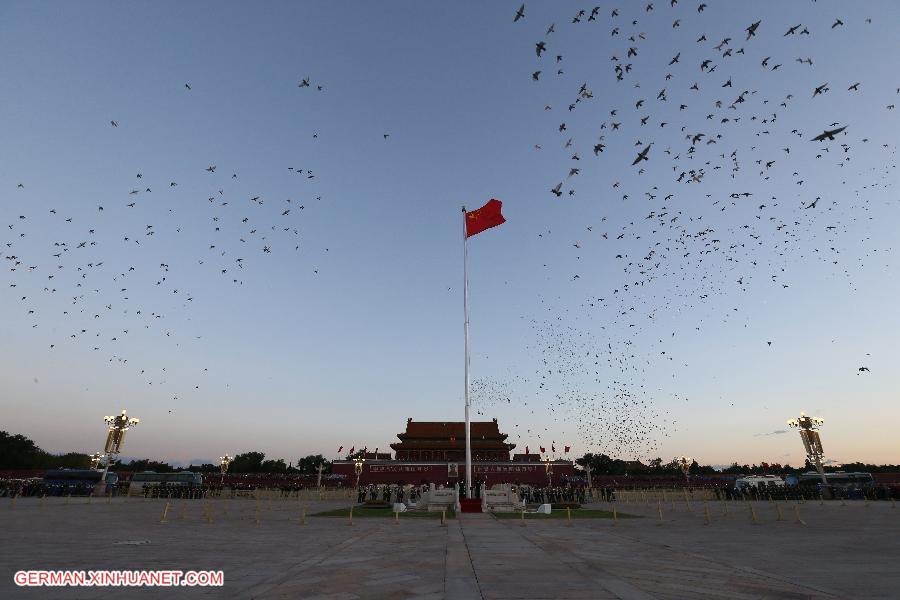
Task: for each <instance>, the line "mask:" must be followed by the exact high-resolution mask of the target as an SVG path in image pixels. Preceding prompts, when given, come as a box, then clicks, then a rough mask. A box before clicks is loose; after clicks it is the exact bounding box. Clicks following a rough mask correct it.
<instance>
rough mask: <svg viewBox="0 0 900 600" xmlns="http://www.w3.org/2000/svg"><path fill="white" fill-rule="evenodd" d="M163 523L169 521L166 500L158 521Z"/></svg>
mask: <svg viewBox="0 0 900 600" xmlns="http://www.w3.org/2000/svg"><path fill="white" fill-rule="evenodd" d="M159 522H160V523H162V524H163V525H165V524H166V523H168V522H169V503H168V502H166V507H165V508H164V509H163V514H162V519H160V521H159Z"/></svg>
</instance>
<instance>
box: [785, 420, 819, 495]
mask: <svg viewBox="0 0 900 600" xmlns="http://www.w3.org/2000/svg"><path fill="white" fill-rule="evenodd" d="M787 424H788V426H789V427H791V428H794V429H798V430H800V438H801V439H802V440H803V448H804V449H805V450H806V457H807V458H808V459H809V461H810V462H811V463H813V464H814V465H815V466H816V471H818V472H819V477H821V478H822V485H823V486H826V487H827V486H828V479H827V478H826V477H825V469H823V468H822V455H823V454H824V452H823V450H822V439H821V438H820V437H819V428H820V427H821V426H822V425H824V424H825V419H823V418H822V417H808V416H806V413H805V412H802V411H801V412H800V418H799V419H788V421H787Z"/></svg>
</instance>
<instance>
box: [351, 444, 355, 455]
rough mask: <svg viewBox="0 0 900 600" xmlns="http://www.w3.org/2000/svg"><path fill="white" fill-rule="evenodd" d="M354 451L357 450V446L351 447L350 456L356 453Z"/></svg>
mask: <svg viewBox="0 0 900 600" xmlns="http://www.w3.org/2000/svg"><path fill="white" fill-rule="evenodd" d="M354 450H356V446H351V447H350V455H351V456H352V455H353V451H354Z"/></svg>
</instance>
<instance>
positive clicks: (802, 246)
mask: <svg viewBox="0 0 900 600" xmlns="http://www.w3.org/2000/svg"><path fill="white" fill-rule="evenodd" d="M684 4H685V3H684V2H683V1H682V2H679V1H678V0H670V1H669V2H666V3H665V4H663V5H660V6H655V5H654V3H649V4H642V5H639V4H638V3H633V4H632V3H629V4H627V5H623V6H622V7H621V8H608V9H607V8H602V7H600V6H596V7H592V8H590V7H586V8H584V9H580V10H578V11H577V12H576V13H575V14H574V15H570V16H568V18H566V19H560V20H558V21H556V22H549V23H548V22H546V21H545V22H543V23H530V21H531V18H530V17H531V15H530V14H529V11H528V10H527V9H526V6H525V4H522V5H521V6H520V7H519V8H518V9H517V10H516V11H515V13H514V14H513V18H512V21H513V23H514V27H519V28H521V31H522V32H524V33H523V34H524V35H533V36H535V37H533V38H532V39H533V40H535V38H536V40H535V41H534V42H533V46H532V48H533V51H532V52H531V56H530V61H531V64H532V65H533V66H532V67H531V69H530V71H529V72H530V77H529V79H530V80H531V82H532V85H533V86H535V89H536V90H537V92H536V96H537V97H538V99H539V100H538V101H539V107H536V108H538V109H539V110H541V111H542V112H543V114H544V115H545V117H544V120H543V122H544V123H545V125H544V126H545V129H543V130H542V131H539V132H538V134H539V135H540V137H541V138H542V139H541V141H539V143H536V144H534V151H535V152H538V153H540V154H541V156H543V157H545V158H544V162H545V163H546V164H549V165H559V168H560V172H559V175H558V177H559V178H558V179H557V178H554V179H553V180H552V184H550V185H548V186H547V188H546V189H547V192H545V193H547V194H548V196H549V200H550V201H554V200H556V201H568V202H576V201H577V200H578V199H580V198H581V196H580V195H579V194H578V192H579V189H578V182H579V181H580V180H581V179H583V178H585V177H587V178H590V182H589V183H586V184H585V185H586V187H587V189H588V190H589V192H588V193H590V194H591V197H590V198H587V196H585V201H586V202H588V203H589V204H590V205H591V210H590V211H589V212H590V214H592V215H595V216H592V217H591V221H590V222H588V223H585V224H584V229H583V233H582V234H581V236H580V239H568V240H565V239H561V238H559V236H558V235H557V236H554V235H553V232H552V231H551V230H545V231H541V232H539V233H537V236H538V238H539V240H540V241H541V242H543V243H548V244H553V246H552V247H553V248H559V247H560V246H563V247H565V246H568V247H569V248H570V250H571V254H572V256H571V259H572V260H569V261H568V262H567V264H566V266H568V267H572V268H573V270H572V271H570V273H569V279H570V282H571V284H572V285H576V286H585V285H587V284H586V282H585V278H588V275H589V274H588V273H586V272H582V271H581V270H580V269H579V264H581V263H580V261H581V258H582V256H584V255H585V253H588V252H590V253H591V254H593V255H600V256H605V257H606V258H607V259H608V260H609V261H612V263H613V264H614V265H616V267H617V270H618V272H619V275H618V276H616V277H614V278H613V279H612V280H611V281H610V280H609V279H608V278H607V280H606V281H604V282H602V283H601V284H600V285H599V287H596V286H592V287H591V288H584V287H583V288H582V289H585V292H584V294H586V295H587V296H586V299H585V301H584V302H583V304H582V305H581V306H580V307H563V306H561V305H560V304H559V302H556V301H554V299H552V298H550V297H548V298H546V299H545V305H546V310H547V312H548V316H547V318H546V319H543V318H537V319H533V321H532V327H533V330H534V333H535V338H536V339H535V344H534V346H533V347H532V350H534V352H535V358H536V368H535V371H534V373H533V375H531V376H528V377H525V376H521V375H511V376H509V377H507V378H499V379H498V378H490V377H488V378H483V379H479V380H476V381H475V382H474V385H473V387H474V398H475V400H476V406H477V407H478V409H479V410H480V411H481V412H486V411H488V410H491V409H492V408H494V407H496V406H502V405H503V404H506V403H510V402H515V400H512V399H513V398H522V397H528V396H529V395H528V394H527V393H525V394H523V393H522V390H532V391H536V393H534V394H532V395H531V396H530V397H531V400H530V401H529V402H528V403H527V407H526V408H528V409H529V415H530V414H536V415H538V416H541V415H547V414H548V412H549V414H550V415H552V416H553V418H554V420H555V421H557V423H558V426H559V427H562V428H565V427H568V426H572V427H574V429H575V430H576V431H577V434H578V440H579V442H581V445H582V447H584V448H586V449H588V450H591V451H597V449H600V450H601V451H604V452H606V453H607V454H610V455H612V456H620V457H633V458H649V457H651V456H653V454H652V453H653V452H655V451H657V450H658V449H659V447H660V442H661V440H662V439H664V438H665V437H667V436H669V435H670V433H672V432H673V430H674V428H675V427H676V423H677V421H676V420H675V417H676V412H677V410H678V409H677V406H676V405H675V404H673V403H668V406H669V407H672V408H671V409H667V410H663V409H661V408H658V406H657V404H658V400H659V399H660V398H661V397H665V396H669V397H670V398H671V399H674V400H679V401H681V402H688V401H689V400H690V398H688V397H687V396H686V395H684V394H682V393H679V392H667V391H666V390H665V389H663V388H662V387H659V386H658V379H659V374H660V373H661V372H666V373H667V374H668V373H669V372H671V374H672V375H671V376H672V378H673V379H677V377H678V375H679V373H680V372H682V371H683V370H686V369H687V368H689V367H690V365H689V364H688V363H687V362H686V361H685V360H683V359H682V360H679V358H678V338H679V337H682V336H683V335H684V332H683V331H682V330H684V329H688V330H690V329H693V330H695V331H696V332H702V331H703V326H704V324H705V323H706V322H710V321H713V320H718V321H721V322H724V323H728V322H730V321H734V322H736V323H738V324H739V325H743V327H748V326H749V325H750V322H749V317H743V316H742V315H741V313H742V312H745V311H746V310H747V309H749V308H751V307H750V306H747V305H746V302H748V300H745V298H748V297H749V295H750V293H751V292H758V291H760V290H763V291H765V292H766V293H777V291H778V290H787V289H788V288H790V286H791V283H792V281H791V279H792V273H793V272H795V269H797V268H798V267H802V265H803V263H804V261H807V262H808V261H815V262H817V263H819V264H820V265H823V266H824V267H826V268H827V269H828V270H829V271H830V273H831V275H832V276H833V277H834V278H836V279H843V280H844V281H846V284H847V285H848V286H849V287H850V289H851V290H853V289H854V283H853V276H854V273H855V271H856V270H857V269H859V268H862V267H863V266H864V265H865V262H866V261H873V260H874V261H877V260H879V259H880V258H881V259H883V258H884V256H885V254H886V253H887V252H889V250H890V249H889V248H878V247H873V246H874V244H873V243H872V240H871V239H870V237H869V236H866V237H864V238H862V239H860V238H859V237H854V236H858V235H859V234H858V230H859V229H860V228H861V227H866V226H867V225H868V222H870V221H871V220H872V219H873V211H872V206H873V204H872V203H873V201H878V200H879V199H883V198H884V197H885V195H886V191H885V190H886V189H887V188H890V187H891V186H892V185H893V184H894V183H895V181H896V141H895V139H892V137H891V136H890V135H884V133H885V132H884V131H877V130H876V131H869V132H868V133H855V132H854V125H853V123H852V122H851V120H852V118H853V113H851V114H844V115H843V116H842V117H841V118H839V119H833V120H825V121H822V122H820V123H818V124H817V126H816V127H817V128H816V129H815V130H813V131H804V130H802V129H801V128H798V126H797V122H798V121H802V120H803V118H804V117H805V116H806V115H805V113H809V114H819V113H827V114H832V113H835V114H836V113H846V109H845V108H842V107H845V106H846V104H847V103H848V102H850V101H856V99H857V98H859V97H860V95H861V94H862V93H863V91H867V92H868V98H869V99H870V104H871V106H870V108H869V109H868V110H870V111H873V112H875V113H876V114H878V117H877V118H879V119H881V118H883V119H892V118H894V117H893V115H894V114H895V113H894V103H895V99H896V97H897V94H900V87H898V84H897V82H887V84H885V82H884V81H878V80H873V81H866V80H857V79H855V77H859V76H860V75H859V71H858V70H857V71H854V70H852V69H849V68H847V67H843V68H839V67H831V68H829V65H828V62H827V61H826V64H825V66H823V65H820V63H819V62H816V61H815V60H814V57H812V56H810V55H809V53H808V52H807V48H808V47H809V46H810V45H811V44H810V43H809V40H815V41H816V44H822V43H825V44H829V45H835V46H840V45H841V44H845V43H848V42H847V41H845V39H842V36H843V35H844V32H845V29H847V28H850V27H853V28H861V27H862V28H864V27H870V26H871V25H872V23H873V20H872V19H871V18H868V17H858V18H853V19H849V18H847V19H842V18H833V19H831V18H829V17H823V15H821V14H819V13H818V7H817V6H816V5H813V6H812V7H811V10H810V18H809V22H807V23H797V22H784V23H782V22H778V19H777V17H778V15H777V13H775V15H776V16H775V17H766V18H757V19H753V20H752V21H749V22H747V23H745V24H743V25H742V26H739V24H738V23H735V22H734V19H733V18H731V17H729V19H728V20H727V23H729V24H730V23H734V24H733V26H732V25H727V26H726V29H725V30H724V31H722V30H721V28H722V26H721V25H717V26H716V27H717V29H719V31H715V32H714V31H712V30H711V29H710V30H708V31H707V28H711V26H712V23H710V22H709V21H708V19H709V17H710V13H712V12H713V11H714V10H720V11H721V10H723V7H722V6H721V5H716V6H715V7H711V6H708V5H707V4H702V3H701V4H699V5H694V6H685V5H684ZM543 8H544V7H540V8H539V11H540V12H542V13H544V12H545V11H543ZM823 19H827V22H826V21H825V20H823ZM816 23H818V24H816ZM666 47H671V52H670V53H668V54H663V52H664V51H661V50H660V48H666ZM788 47H789V48H792V50H791V51H796V54H786V53H785V52H788V51H787V50H784V48H788ZM596 57H600V60H599V62H600V65H601V69H600V70H599V72H598V70H597V69H596V65H597V62H598V60H597V58H596ZM604 61H605V62H606V67H605V68H603V62H604ZM832 62H833V61H832ZM586 67H587V68H586ZM823 69H827V71H824V72H823ZM787 75H790V77H787ZM811 76H814V77H816V78H817V83H815V84H813V85H810V87H809V88H808V89H804V88H803V87H802V86H801V84H799V83H798V82H799V81H804V80H807V79H808V78H809V77H811ZM523 77H524V74H523ZM595 90H603V91H602V92H596V93H595ZM829 103H830V104H829ZM879 113H880V114H879ZM886 131H890V128H888V129H887V130H886ZM895 131H896V130H895ZM869 136H871V139H870V137H869ZM878 136H880V137H881V139H876V138H877V137H878ZM629 149H632V150H630V151H629ZM854 159H856V160H857V161H859V162H860V163H862V164H860V165H857V163H856V162H853V161H854ZM810 165H814V167H813V168H810ZM629 170H630V172H629ZM821 170H827V171H829V172H831V173H833V174H835V177H836V182H835V183H836V184H837V185H840V186H841V188H840V189H828V188H827V187H826V188H825V189H822V188H821V187H816V186H817V181H818V180H821V179H825V177H824V176H823V175H822V173H821V172H820V171H821ZM598 181H599V182H601V183H600V184H599V185H601V186H602V185H604V183H603V182H604V181H605V185H606V186H608V187H607V188H606V189H607V191H606V192H604V193H602V194H601V197H600V198H597V194H596V189H597V186H598V183H597V182H598ZM600 189H601V190H602V187H601V188H600ZM893 193H894V195H895V194H896V192H893ZM879 196H880V198H879ZM848 245H849V249H848ZM853 253H855V254H857V256H854V257H852V258H849V257H846V255H848V254H853ZM585 266H587V265H585ZM544 267H545V268H546V269H547V271H548V280H549V279H551V278H552V277H555V274H556V273H558V272H559V271H560V266H559V265H558V264H545V265H544ZM590 279H594V278H590ZM588 289H589V290H590V291H588ZM598 289H599V290H603V291H602V292H598V291H597V290H598ZM594 294H597V295H596V296H595V295H594ZM723 307H727V308H723ZM672 315H677V321H678V322H677V323H673V319H672ZM598 323H599V324H602V325H600V326H599V328H600V329H601V330H602V332H601V334H600V335H602V336H603V339H598V338H597V337H596V336H595V335H594V334H591V333H589V331H590V329H591V328H592V327H593V326H594V325H596V324H598ZM698 335H700V334H699V333H698ZM776 342H777V340H776ZM759 343H760V344H761V345H762V344H765V346H764V347H765V348H769V349H773V350H772V351H774V348H777V343H776V346H774V347H773V339H772V338H771V337H768V338H765V337H763V338H761V339H760V340H759ZM866 356H868V354H866ZM859 360H860V362H863V361H865V357H863V356H860V357H859ZM848 372H855V373H856V374H857V375H865V374H867V373H868V372H869V368H868V367H867V366H866V365H864V364H863V365H852V367H849V368H848ZM650 375H653V376H654V377H653V379H654V382H653V384H651V383H650V382H649V380H648V376H650ZM701 376H703V375H702V374H701ZM675 389H677V384H676V388H675ZM598 390H599V391H598ZM539 399H540V400H539ZM732 406H733V403H732ZM514 427H515V428H516V431H515V433H516V434H517V435H519V436H521V437H520V438H519V439H520V440H528V439H533V438H534V437H537V438H538V439H539V440H542V441H544V440H543V438H541V436H542V435H544V436H545V435H548V434H549V432H550V430H549V429H548V428H545V427H543V426H541V427H540V428H538V429H537V430H536V429H534V428H533V426H532V427H524V426H523V428H524V429H525V431H521V430H519V425H518V424H516V425H514ZM558 431H559V430H558V429H557V434H558ZM534 445H535V444H534V443H532V446H534Z"/></svg>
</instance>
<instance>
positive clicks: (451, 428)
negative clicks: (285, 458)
mask: <svg viewBox="0 0 900 600" xmlns="http://www.w3.org/2000/svg"><path fill="white" fill-rule="evenodd" d="M470 426H471V439H472V471H473V475H472V476H473V478H474V479H475V483H476V484H479V483H481V482H486V483H487V484H488V485H492V484H495V483H522V484H532V485H546V483H547V463H546V460H544V461H542V460H541V456H540V455H538V454H533V453H525V454H515V455H514V456H513V458H512V460H510V453H511V452H512V451H513V449H514V448H515V447H516V445H515V444H512V443H509V442H507V438H508V437H509V436H508V435H507V434H505V433H501V432H500V426H499V425H498V424H497V419H493V420H491V421H476V422H473V423H471V424H470ZM397 438H398V439H399V440H400V441H399V442H395V443H393V444H391V448H392V449H393V450H394V459H391V458H390V455H389V454H385V453H382V452H379V453H378V457H377V458H375V456H374V453H368V454H366V456H365V458H366V460H365V462H364V463H363V470H362V473H361V475H360V479H359V481H360V484H361V485H365V484H368V483H401V484H420V483H434V484H435V485H448V486H449V485H453V484H455V483H458V482H459V483H461V482H462V481H463V480H464V478H465V470H466V424H465V423H464V422H462V421H413V420H412V419H407V421H406V431H404V432H403V433H398V434H397ZM332 472H333V473H334V474H335V475H338V476H341V477H343V479H344V481H345V482H346V483H345V485H349V486H352V485H355V484H356V472H355V471H354V462H353V461H352V460H337V461H334V463H333V465H332ZM574 478H576V472H575V465H574V464H573V463H572V461H569V460H564V459H556V460H553V461H552V462H551V480H552V482H553V485H565V484H566V483H567V482H569V481H571V480H573V479H574Z"/></svg>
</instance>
